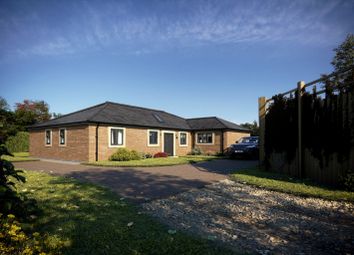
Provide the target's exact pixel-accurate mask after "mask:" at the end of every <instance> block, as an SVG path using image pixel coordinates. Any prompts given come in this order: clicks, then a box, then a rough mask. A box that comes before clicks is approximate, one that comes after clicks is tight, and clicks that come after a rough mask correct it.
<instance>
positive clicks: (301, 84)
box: [297, 81, 305, 178]
mask: <svg viewBox="0 0 354 255" xmlns="http://www.w3.org/2000/svg"><path fill="white" fill-rule="evenodd" d="M304 87H305V82H304V81H299V82H298V83H297V95H298V97H297V103H298V106H297V110H298V115H297V116H298V158H297V159H298V161H297V167H298V174H299V178H303V174H302V170H303V169H302V168H303V164H302V162H303V160H302V157H303V148H302V95H303V93H304Z"/></svg>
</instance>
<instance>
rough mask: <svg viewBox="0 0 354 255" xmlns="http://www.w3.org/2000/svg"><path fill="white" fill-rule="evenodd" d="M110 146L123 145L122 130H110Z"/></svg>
mask: <svg viewBox="0 0 354 255" xmlns="http://www.w3.org/2000/svg"><path fill="white" fill-rule="evenodd" d="M111 145H123V129H116V128H115V129H113V128H112V129H111Z"/></svg>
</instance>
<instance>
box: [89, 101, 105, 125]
mask: <svg viewBox="0 0 354 255" xmlns="http://www.w3.org/2000/svg"><path fill="white" fill-rule="evenodd" d="M108 103H109V102H105V103H103V104H104V106H103V108H102V109H101V110H98V111H97V112H96V113H94V114H92V116H91V117H88V118H87V119H86V121H93V120H92V119H93V118H94V117H96V115H97V114H99V113H101V112H102V111H103V110H104V109H106V107H107V106H108Z"/></svg>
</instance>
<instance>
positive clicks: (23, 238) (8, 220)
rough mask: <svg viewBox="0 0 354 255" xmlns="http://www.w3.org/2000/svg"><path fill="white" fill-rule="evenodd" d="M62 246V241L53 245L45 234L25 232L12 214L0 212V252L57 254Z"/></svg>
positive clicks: (29, 254) (30, 254)
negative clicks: (5, 214) (4, 214)
mask: <svg viewBox="0 0 354 255" xmlns="http://www.w3.org/2000/svg"><path fill="white" fill-rule="evenodd" d="M63 246H64V243H63V242H59V244H58V245H57V246H55V247H53V245H51V244H50V241H49V240H48V238H47V235H44V236H41V235H40V234H39V233H38V232H34V233H32V234H30V235H28V234H26V233H25V232H24V231H23V230H22V229H21V227H20V225H19V223H18V222H17V221H16V218H15V216H14V215H12V214H9V215H7V217H6V216H3V215H1V214H0V254H28V255H32V254H33V255H35V254H39V255H41V254H59V253H60V251H59V250H60V248H62V247H63ZM49 247H50V248H49Z"/></svg>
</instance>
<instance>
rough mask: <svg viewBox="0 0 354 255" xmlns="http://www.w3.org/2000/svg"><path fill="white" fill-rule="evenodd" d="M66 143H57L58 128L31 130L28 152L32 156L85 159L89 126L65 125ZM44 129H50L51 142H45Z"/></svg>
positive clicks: (87, 152) (86, 158)
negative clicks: (48, 143)
mask: <svg viewBox="0 0 354 255" xmlns="http://www.w3.org/2000/svg"><path fill="white" fill-rule="evenodd" d="M65 129H66V145H59V128H48V129H41V130H31V131H30V132H29V137H30V138H29V143H30V145H29V154H30V156H32V157H37V158H47V159H60V160H72V161H87V160H88V155H89V139H88V138H89V128H88V126H87V125H85V126H75V127H65ZM45 130H52V144H51V145H50V146H49V145H46V144H45Z"/></svg>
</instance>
